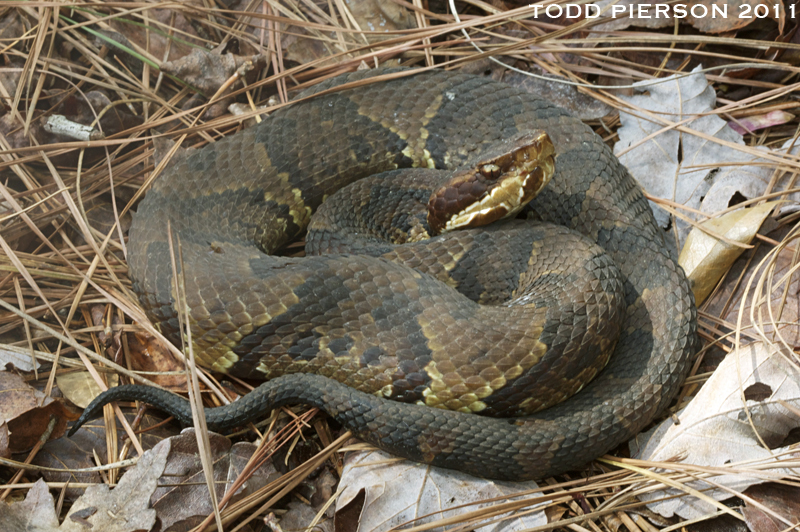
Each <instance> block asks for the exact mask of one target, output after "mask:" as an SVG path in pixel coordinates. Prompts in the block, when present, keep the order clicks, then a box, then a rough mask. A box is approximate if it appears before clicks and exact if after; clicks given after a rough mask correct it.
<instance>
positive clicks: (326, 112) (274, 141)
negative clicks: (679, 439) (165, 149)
mask: <svg viewBox="0 0 800 532" xmlns="http://www.w3.org/2000/svg"><path fill="white" fill-rule="evenodd" d="M411 74H413V75H411ZM376 75H384V76H387V77H390V78H393V79H384V80H378V81H375V82H373V83H359V82H365V81H367V78H370V77H373V76H376ZM349 83H354V84H355V85H357V86H355V87H352V88H345V89H344V90H337V89H336V87H338V86H340V85H342V84H349ZM315 94H316V95H317V96H315V97H313V98H309V99H305V100H303V101H301V102H299V103H296V104H293V105H291V106H288V107H287V108H285V109H282V110H280V111H278V112H276V113H274V114H273V115H271V116H269V117H268V118H267V119H265V120H264V121H263V123H261V124H260V125H258V126H256V127H253V128H249V129H246V130H243V131H241V132H239V133H236V134H235V135H231V136H228V137H226V138H224V139H222V140H219V141H217V142H214V143H212V144H209V145H207V146H205V147H204V148H202V149H199V150H196V151H194V152H193V153H191V154H190V155H188V156H183V157H180V158H179V160H177V161H176V162H175V163H174V165H173V166H172V167H171V168H170V169H169V170H168V171H167V172H166V174H165V175H164V176H162V177H160V178H159V179H157V180H156V181H155V182H154V185H153V187H152V189H151V190H150V191H149V192H148V194H147V196H146V198H145V200H144V201H143V202H142V203H141V205H140V207H139V210H138V214H137V216H136V217H135V220H134V224H133V227H132V228H131V232H130V244H129V257H128V258H129V264H130V273H131V277H132V279H133V280H134V288H135V290H136V291H137V293H138V294H139V297H140V301H141V303H142V305H143V307H144V308H145V309H146V311H147V312H148V315H149V317H150V318H151V319H152V320H153V322H154V323H156V324H157V325H158V326H159V327H160V328H161V330H162V331H163V332H165V333H166V334H167V336H168V337H169V338H170V339H171V340H172V341H175V342H177V343H180V340H181V337H180V334H179V333H178V331H179V320H178V317H177V314H176V312H175V306H174V298H173V296H174V289H173V279H172V274H171V271H172V266H171V260H170V254H169V245H168V241H167V236H166V235H167V223H168V222H169V223H170V224H171V229H172V231H173V233H174V234H176V235H178V236H179V238H180V241H181V246H182V253H183V277H184V283H185V287H186V298H187V304H188V307H189V319H190V323H191V331H192V341H193V342H194V348H195V355H196V357H197V360H198V362H199V363H200V364H201V365H203V366H205V367H207V368H210V369H212V370H217V371H221V372H226V373H231V374H234V375H238V376H243V377H251V378H253V377H256V378H258V377H260V378H265V377H276V376H277V375H282V376H277V378H272V380H269V381H268V382H266V383H265V384H263V385H262V386H260V387H259V388H257V389H256V390H255V391H253V392H251V393H250V394H247V395H246V396H244V397H242V398H241V399H240V400H239V401H236V402H234V403H233V404H231V405H228V406H225V407H220V408H215V409H209V410H207V411H206V417H207V423H208V426H209V428H211V429H217V430H221V429H224V428H229V427H233V426H238V425H241V424H243V423H244V422H246V421H247V420H250V419H252V418H253V417H254V416H263V415H264V414H265V413H266V412H268V411H269V410H271V409H272V408H275V407H276V406H279V405H284V404H295V403H304V404H309V405H313V406H317V407H320V408H321V409H323V410H325V411H326V412H327V413H328V414H329V415H331V416H332V417H333V418H335V419H336V420H337V421H339V422H340V423H341V424H342V425H343V426H344V427H346V428H347V429H349V430H350V431H352V432H353V433H354V434H355V435H356V436H358V437H359V438H361V439H363V440H366V441H368V442H370V443H373V444H375V445H377V446H378V447H380V448H382V449H384V450H386V451H388V452H390V453H393V454H396V455H399V456H403V457H407V458H410V459H412V460H417V461H421V462H425V463H429V464H433V465H437V466H442V467H446V468H452V469H458V470H461V471H465V472H468V473H471V474H475V475H478V476H484V477H490V478H499V479H509V480H524V479H539V478H545V477H549V476H551V475H554V474H558V473H561V472H564V471H565V470H568V469H571V468H576V467H579V466H581V465H583V464H585V463H587V462H589V461H590V460H592V459H593V458H595V457H597V456H599V455H600V454H602V453H604V452H607V451H608V450H610V449H612V448H614V447H615V446H617V445H619V444H620V443H622V442H624V441H626V440H627V439H629V438H630V437H632V436H633V435H635V434H636V433H638V432H639V431H640V430H641V429H642V428H643V427H644V426H645V425H647V424H648V423H649V422H650V421H651V420H652V419H653V418H654V417H655V416H656V415H657V414H658V413H659V412H660V411H661V410H662V409H663V408H665V407H666V406H667V405H668V403H669V402H670V401H671V400H672V398H673V397H674V395H675V394H676V392H677V390H678V389H679V386H680V384H681V383H682V381H683V379H684V377H685V375H686V372H687V371H688V367H689V362H690V359H691V355H692V354H693V351H694V349H695V344H696V341H697V339H696V310H695V306H694V301H693V296H692V293H691V291H690V289H689V285H688V283H687V280H686V278H685V275H684V272H683V270H682V269H681V268H680V267H679V266H678V265H677V264H676V262H675V261H674V260H673V259H672V258H671V257H670V255H669V254H668V252H667V251H666V248H665V245H664V242H663V237H662V234H661V231H660V230H659V229H658V227H657V225H656V223H655V221H654V218H653V215H652V212H651V210H650V207H649V205H648V203H647V201H646V200H645V198H644V196H643V194H642V192H641V190H640V188H639V186H638V184H637V183H636V182H635V180H634V179H633V178H632V177H631V175H630V174H629V173H628V171H627V170H626V169H625V168H624V167H623V166H622V165H621V163H620V162H619V161H618V160H617V159H616V157H614V155H613V154H612V153H611V151H610V149H609V148H608V147H607V146H606V145H605V144H604V143H603V141H602V139H600V137H598V136H597V135H596V134H595V133H594V132H592V130H591V129H590V128H589V127H587V126H586V125H585V124H583V123H582V122H581V121H580V120H578V119H576V118H574V117H572V116H571V115H569V114H568V113H567V112H566V111H564V110H562V109H560V108H558V107H556V106H554V105H552V104H550V103H548V102H546V101H544V100H542V99H539V98H537V97H535V96H533V95H531V94H528V93H525V92H523V91H521V90H519V89H516V88H513V87H510V86H507V85H505V84H502V83H499V82H495V81H492V80H490V79H486V78H481V77H475V76H470V75H465V74H459V73H453V72H447V71H441V70H428V71H422V72H418V73H413V72H412V71H407V70H403V69H388V70H377V71H363V72H357V73H352V74H347V75H343V76H340V77H337V78H334V79H331V80H328V81H325V82H322V83H320V84H319V85H317V86H315V87H314V88H312V89H310V90H308V91H306V93H304V94H303V95H302V96H311V95H315ZM539 129H540V130H544V131H546V132H547V134H548V135H549V136H550V138H551V139H552V141H553V144H554V145H555V149H556V153H557V157H556V172H555V175H554V177H553V178H552V181H551V182H550V184H549V185H548V186H547V187H545V189H544V190H543V191H542V192H541V193H540V194H539V195H538V197H536V198H535V199H534V200H533V202H532V203H531V207H532V209H533V210H534V211H535V212H536V213H537V214H538V216H539V218H541V219H543V220H545V221H548V222H552V223H555V224H559V225H563V226H566V227H567V228H569V229H571V230H575V231H577V232H579V233H582V234H583V235H585V236H586V237H588V239H590V240H592V241H594V242H595V243H596V244H597V245H599V247H600V248H602V249H603V250H605V252H606V253H607V254H608V255H609V256H610V257H611V258H612V259H613V261H614V262H615V263H616V266H617V267H618V269H619V271H620V272H621V290H622V291H623V297H624V301H623V304H622V307H623V312H624V313H625V317H624V319H623V320H622V324H621V327H620V328H621V330H620V336H619V339H618V341H617V343H616V348H615V349H614V352H613V355H612V356H611V360H610V362H609V363H608V365H607V366H606V367H605V369H603V370H601V371H600V373H599V374H598V376H597V377H596V378H595V379H594V380H592V381H591V382H590V383H589V384H587V385H586V386H585V387H583V389H582V390H580V392H578V393H577V394H575V395H573V396H572V397H570V398H568V399H566V400H565V401H563V402H561V403H559V404H557V405H555V406H552V407H550V408H547V409H545V410H543V411H540V412H537V413H532V414H530V413H527V412H524V411H522V410H519V409H517V410H514V408H511V410H508V411H506V412H505V414H503V413H501V415H508V414H509V413H510V414H512V415H513V416H512V417H499V418H492V417H486V416H482V415H473V414H468V413H463V412H460V411H452V410H444V409H440V408H429V407H426V406H420V405H419V404H415V403H419V402H426V403H427V404H434V405H436V404H438V403H437V402H436V401H437V400H436V399H435V397H434V398H433V399H434V400H433V403H431V402H430V401H429V400H428V397H427V396H426V393H429V392H430V391H431V389H433V388H435V387H436V386H438V387H439V391H440V392H442V391H443V392H444V394H443V395H442V399H441V401H440V402H448V401H449V402H451V403H452V402H453V401H455V403H453V405H450V406H451V407H452V408H454V409H455V410H469V409H470V408H472V409H477V410H480V409H482V408H486V409H487V411H490V410H492V409H493V408H494V409H495V410H497V409H499V407H497V405H498V404H500V403H503V402H504V401H505V403H508V402H509V401H510V400H509V397H510V396H509V394H508V393H506V394H505V395H503V392H502V389H499V390H496V389H494V388H493V387H494V385H495V384H497V382H498V380H497V379H500V381H503V383H505V384H508V385H509V386H511V387H512V389H513V387H514V386H515V385H520V383H522V382H523V381H524V379H525V375H526V374H525V372H524V371H523V370H524V369H525V368H522V369H520V368H518V367H516V366H515V364H516V365H517V366H519V365H524V364H522V362H519V360H517V361H516V362H515V361H512V362H509V361H508V360H509V359H508V357H505V358H504V357H503V355H502V354H501V355H498V356H495V355H493V354H492V353H493V352H494V351H492V350H496V348H497V347H498V346H504V345H505V344H506V343H508V342H512V343H511V344H509V345H511V346H512V347H511V350H512V351H513V350H514V349H515V347H513V346H514V345H516V344H513V341H512V340H513V338H511V335H513V334H517V333H515V332H514V331H516V330H517V329H518V328H519V327H518V325H519V324H518V322H517V321H514V320H510V321H509V322H508V329H509V331H511V332H508V333H503V334H501V335H500V336H499V337H492V338H490V340H491V341H481V340H476V339H474V337H473V336H472V335H474V331H473V330H472V329H469V328H467V327H463V324H464V323H467V324H469V323H473V322H471V321H469V319H472V318H474V316H472V314H471V313H473V311H471V310H470V311H465V310H460V309H453V308H451V307H450V306H448V305H449V303H448V301H449V300H448V298H449V297H450V296H449V295H447V294H446V293H445V292H441V293H440V292H439V290H440V289H439V288H436V286H439V285H442V283H439V282H438V281H431V280H430V279H429V276H428V275H426V274H418V273H414V272H413V270H410V269H408V268H407V267H406V266H403V265H395V264H393V263H391V262H389V261H386V260H384V259H382V258H375V257H367V256H359V255H334V256H332V257H330V258H315V259H314V260H309V259H303V258H300V259H297V258H285V257H277V256H266V255H264V254H263V253H262V251H263V252H266V253H271V252H273V251H275V250H276V249H278V248H280V247H281V246H282V245H284V244H286V243H287V242H289V241H290V240H291V239H292V238H295V237H297V236H298V235H300V234H301V233H302V232H303V231H304V230H305V228H306V226H307V225H308V223H309V220H310V218H311V214H312V213H313V212H314V211H315V210H316V209H317V207H319V205H320V204H321V203H322V202H323V200H324V199H326V198H327V197H328V196H330V195H332V194H333V193H334V192H335V191H336V190H338V189H340V188H342V187H343V186H345V185H347V184H348V183H351V182H354V181H356V180H358V179H361V178H363V177H365V176H369V175H372V174H376V173H378V172H383V171H386V170H392V169H395V168H400V167H411V166H418V167H420V166H421V167H436V168H455V167H458V166H459V165H461V164H463V163H464V162H466V161H467V160H469V159H470V158H471V157H472V156H474V154H475V153H478V152H479V151H480V150H482V149H483V148H484V147H486V146H487V145H490V144H492V143H495V142H498V141H501V140H503V139H506V138H508V137H512V136H514V135H518V134H520V133H521V132H526V131H532V130H539ZM565 247H572V246H571V245H569V244H566V245H565ZM497 267H498V268H501V267H503V261H502V260H497ZM327 276H332V277H330V278H329V277H327ZM331 279H332V280H331ZM436 283H438V284H436ZM444 288H446V289H447V290H450V289H449V287H446V286H445V287H444ZM578 295H579V296H580V297H590V296H588V295H586V294H578ZM475 312H477V311H475ZM467 314H470V316H466V317H464V315H467ZM401 318H402V319H403V320H406V321H405V322H404V323H400V322H398V321H397V320H400V319H401ZM437 320H438V321H437ZM459 320H461V321H459ZM576 320H577V318H576ZM586 320H588V318H587V319H586ZM586 320H585V321H586ZM588 321H592V320H588ZM453 324H456V325H458V324H462V327H461V328H458V327H454V326H453ZM478 328H479V327H478ZM554 331H555V332H552V331H551V333H552V334H551V335H550V336H546V335H543V336H542V337H541V338H540V339H539V342H540V343H543V344H546V345H544V347H545V348H547V347H549V344H551V343H557V342H563V341H566V340H565V339H564V338H563V337H567V338H568V337H569V335H570V334H571V331H570V330H569V329H565V328H558V329H557V330H554ZM437 332H438V333H439V334H438V335H437ZM545 332H546V331H545ZM509 338H511V340H509ZM514 341H519V339H517V340H514ZM448 350H449V351H452V352H451V353H449V354H450V355H451V356H452V360H453V361H454V362H450V361H448V360H445V359H442V358H441V355H442V353H443V352H447V351H448ZM470 350H473V351H475V350H477V351H480V352H479V353H478V354H477V355H476V356H478V358H479V359H481V360H483V364H484V365H483V366H481V368H479V370H480V371H475V370H472V373H469V372H467V373H464V372H462V373H461V374H460V375H462V376H463V375H465V374H468V377H469V378H467V377H464V378H463V379H461V380H458V379H459V378H461V377H458V378H456V381H458V382H455V381H451V380H448V379H449V377H448V375H449V376H452V375H456V374H457V373H458V371H459V369H458V368H457V367H453V366H455V365H457V364H458V363H460V362H459V361H460V360H461V358H463V357H462V356H461V355H462V351H463V352H466V351H470ZM481 355H485V356H484V357H483V358H481ZM490 355H491V356H490ZM386 360H388V361H389V362H386ZM487 361H488V362H487ZM390 363H394V364H395V366H394V367H395V368H396V369H395V372H399V373H400V377H401V378H400V381H402V383H403V386H400V385H397V388H393V385H392V381H391V380H389V381H386V375H387V373H391V371H390V370H387V367H388V364H390ZM307 371H314V372H315V374H310V373H303V372H307ZM296 372H301V373H296ZM486 375H489V377H486V378H483V377H484V376H486ZM412 377H413V378H412ZM481 379H483V380H481ZM339 381H342V382H344V383H346V384H343V383H341V382H339ZM396 382H398V381H396ZM458 387H460V389H461V392H462V396H463V395H465V394H466V395H470V396H471V397H472V398H473V399H475V397H476V396H477V397H478V398H479V399H480V400H479V401H478V403H476V404H479V405H480V406H479V407H477V408H475V407H471V406H470V405H469V404H468V402H462V403H459V402H458V401H459V400H460V399H459V398H458V397H460V396H458V397H456V396H457V395H458V394H456V395H455V396H454V392H453V390H455V389H456V388H458ZM559 387H560V385H559V383H558V382H556V383H555V384H554V385H552V386H551V389H552V390H554V391H556V392H558V388H559ZM356 388H360V389H361V390H367V391H359V390H357V389H356ZM400 388H402V389H400ZM464 390H466V392H464ZM476 390H477V391H476ZM481 390H483V392H481ZM486 390H488V391H486ZM368 392H371V393H368ZM395 392H397V393H395ZM400 392H403V393H405V394H407V395H408V394H410V398H409V397H406V398H405V400H406V402H403V400H404V398H403V397H402V395H403V394H402V393H400ZM467 392H468V393H467ZM430 393H431V394H432V395H435V394H433V393H432V392H430ZM392 394H394V395H397V396H398V397H395V399H398V398H399V399H400V401H393V400H389V399H387V398H386V396H391V395H392ZM476 394H477V395H476ZM512 395H513V394H512ZM501 396H502V397H501ZM454 397H455V398H454ZM498 397H499V399H498ZM122 399H139V400H143V401H145V402H149V403H152V404H154V405H156V406H158V407H159V408H162V409H164V410H166V411H168V412H169V413H171V414H173V415H175V416H176V417H177V418H178V419H180V420H181V421H183V422H184V423H189V422H191V413H190V411H189V407H188V404H187V403H186V401H185V400H183V399H181V398H179V397H177V396H174V395H171V394H168V393H165V392H162V391H160V390H157V389H155V388H148V387H138V386H121V387H117V388H113V389H111V390H109V391H108V392H106V393H105V394H103V395H101V396H100V397H98V398H97V399H96V400H95V402H93V403H92V405H90V406H89V407H88V408H87V409H86V411H85V412H84V415H83V416H82V418H81V419H80V420H79V422H78V425H76V427H74V428H73V431H74V430H75V428H77V426H79V425H80V424H81V423H83V422H84V421H85V420H86V419H89V418H91V417H95V416H96V415H97V414H98V412H99V409H100V407H101V406H102V405H103V404H105V403H108V402H111V401H115V400H122ZM487 405H488V406H487ZM440 406H441V405H440ZM495 407H497V408H495ZM516 414H524V415H516Z"/></svg>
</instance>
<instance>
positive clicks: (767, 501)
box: [742, 483, 800, 532]
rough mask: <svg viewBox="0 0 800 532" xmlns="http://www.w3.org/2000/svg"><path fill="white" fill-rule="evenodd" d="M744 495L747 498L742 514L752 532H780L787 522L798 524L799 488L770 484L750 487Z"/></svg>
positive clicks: (799, 519) (799, 507)
mask: <svg viewBox="0 0 800 532" xmlns="http://www.w3.org/2000/svg"><path fill="white" fill-rule="evenodd" d="M744 493H745V495H747V498H746V499H745V500H744V508H742V514H743V515H744V519H745V521H746V522H747V526H748V527H749V528H750V530H751V531H752V532H772V531H774V532H781V531H782V530H786V528H787V522H788V523H791V524H793V525H796V524H798V523H800V488H798V487H797V486H783V485H781V484H773V483H770V484H763V485H760V486H752V487H750V488H747V491H745V492H744ZM775 514H777V515H778V516H780V517H776V516H775ZM780 518H783V519H785V521H784V520H781V519H780Z"/></svg>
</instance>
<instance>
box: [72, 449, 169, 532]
mask: <svg viewBox="0 0 800 532" xmlns="http://www.w3.org/2000/svg"><path fill="white" fill-rule="evenodd" d="M168 441H169V440H165V441H163V442H161V443H159V444H158V445H156V446H155V447H153V448H152V449H151V450H149V451H147V452H146V453H144V455H143V456H142V458H141V460H139V462H138V463H137V464H136V465H135V466H134V467H133V468H132V469H130V470H129V471H127V472H126V473H125V474H124V475H122V478H121V479H120V481H119V483H118V484H117V486H116V487H115V488H113V489H110V488H109V487H108V486H107V485H105V484H98V485H96V486H91V487H89V488H87V489H86V493H84V495H83V496H82V497H81V498H80V499H78V500H77V501H75V504H73V505H72V507H71V508H70V509H69V511H68V512H67V516H68V517H67V518H66V519H65V520H64V522H63V523H62V524H61V527H60V528H59V529H58V530H59V532H86V530H88V527H87V524H89V525H91V527H92V529H93V530H102V531H103V532H136V531H139V530H150V529H151V528H152V527H153V525H154V524H155V522H156V511H155V510H154V509H153V508H151V507H150V496H151V495H152V494H153V492H154V491H155V490H156V487H157V482H158V479H159V477H161V475H162V474H163V473H164V467H165V466H166V464H167V455H168V454H169V444H168V443H167V442H168ZM92 510H95V511H92ZM73 515H75V518H74V519H70V516H73Z"/></svg>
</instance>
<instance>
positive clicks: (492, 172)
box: [480, 164, 502, 179]
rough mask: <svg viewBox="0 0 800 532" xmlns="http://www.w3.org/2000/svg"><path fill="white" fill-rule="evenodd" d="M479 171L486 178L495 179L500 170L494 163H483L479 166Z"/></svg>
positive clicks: (498, 175)
mask: <svg viewBox="0 0 800 532" xmlns="http://www.w3.org/2000/svg"><path fill="white" fill-rule="evenodd" d="M480 173H481V175H483V177H485V178H487V179H497V178H498V177H500V174H501V173H502V172H501V171H500V167H499V166H497V165H496V164H484V165H483V166H481V167H480Z"/></svg>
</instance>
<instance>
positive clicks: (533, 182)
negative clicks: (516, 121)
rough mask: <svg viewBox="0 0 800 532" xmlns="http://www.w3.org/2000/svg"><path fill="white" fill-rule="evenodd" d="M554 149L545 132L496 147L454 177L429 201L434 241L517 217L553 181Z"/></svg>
mask: <svg viewBox="0 0 800 532" xmlns="http://www.w3.org/2000/svg"><path fill="white" fill-rule="evenodd" d="M554 172H555V148H554V147H553V142H552V141H551V140H550V137H549V136H548V135H547V133H545V132H544V131H538V130H537V131H533V132H526V133H522V134H520V135H517V136H515V137H512V138H510V139H507V140H505V141H502V142H500V143H497V144H494V145H493V146H492V147H491V148H489V150H487V151H485V152H483V153H482V154H481V155H480V156H479V157H478V158H476V159H474V160H472V161H471V162H469V163H467V164H466V165H464V166H462V167H461V168H459V169H458V170H456V171H455V173H454V174H453V177H452V178H451V179H450V180H449V181H448V182H447V183H445V184H444V185H442V186H441V187H439V188H438V189H437V190H436V191H434V193H433V194H431V197H430V199H429V200H428V225H429V226H430V235H431V236H433V235H437V234H441V233H446V232H448V231H452V230H454V229H465V228H470V227H480V226H482V225H486V224H489V223H492V222H494V221H496V220H500V219H502V218H507V217H510V216H514V215H516V214H517V213H518V212H519V211H520V210H521V209H522V208H523V207H524V206H525V205H527V204H528V202H530V201H531V200H532V199H533V198H535V197H536V195H537V194H538V193H539V192H540V191H541V190H542V188H544V186H545V185H546V184H547V183H548V182H549V181H550V178H552V177H553V173H554Z"/></svg>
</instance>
